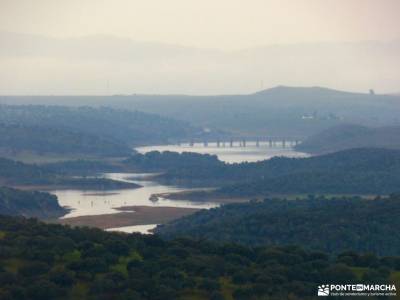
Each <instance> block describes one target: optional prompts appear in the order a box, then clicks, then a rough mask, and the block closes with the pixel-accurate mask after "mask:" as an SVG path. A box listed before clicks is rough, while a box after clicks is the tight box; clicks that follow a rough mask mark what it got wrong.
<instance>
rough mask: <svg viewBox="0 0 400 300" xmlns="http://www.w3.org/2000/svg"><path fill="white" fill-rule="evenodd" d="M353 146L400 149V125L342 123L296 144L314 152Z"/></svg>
mask: <svg viewBox="0 0 400 300" xmlns="http://www.w3.org/2000/svg"><path fill="white" fill-rule="evenodd" d="M352 148H387V149H400V127H399V126H391V127H378V128H369V127H364V126H360V125H341V126H336V127H333V128H329V129H326V130H324V131H322V132H320V133H318V134H315V135H312V136H310V137H308V138H307V139H306V140H305V141H303V142H302V143H301V144H299V145H297V146H296V150H298V151H301V152H308V153H313V154H321V153H329V152H336V151H340V150H345V149H352Z"/></svg>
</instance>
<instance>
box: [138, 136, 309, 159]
mask: <svg viewBox="0 0 400 300" xmlns="http://www.w3.org/2000/svg"><path fill="white" fill-rule="evenodd" d="M136 150H137V151H138V152H139V153H147V152H150V151H160V152H162V151H172V152H179V153H182V152H195V153H201V154H213V155H217V156H218V158H219V159H220V160H222V161H224V162H227V163H241V162H245V161H247V162H255V161H260V160H265V159H270V158H272V157H274V156H285V157H307V156H308V155H307V154H306V153H302V152H297V151H295V150H294V149H293V148H292V147H289V146H286V147H284V145H283V143H282V142H277V143H275V144H274V146H272V147H271V146H270V145H269V143H267V142H259V143H258V146H257V143H256V142H254V141H253V142H252V141H249V142H246V147H243V146H239V145H238V144H234V145H233V147H230V145H229V143H225V144H222V143H220V145H219V147H218V144H217V143H208V145H207V146H204V144H203V143H195V144H193V146H191V145H189V144H181V145H165V146H147V147H139V148H136Z"/></svg>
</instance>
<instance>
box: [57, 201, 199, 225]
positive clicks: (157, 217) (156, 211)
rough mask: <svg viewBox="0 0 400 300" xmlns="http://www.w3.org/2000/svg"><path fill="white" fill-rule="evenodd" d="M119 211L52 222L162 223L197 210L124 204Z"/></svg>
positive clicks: (100, 223)
mask: <svg viewBox="0 0 400 300" xmlns="http://www.w3.org/2000/svg"><path fill="white" fill-rule="evenodd" d="M118 210H120V211H121V212H120V213H116V214H103V215H94V216H80V217H72V218H65V219H58V220H55V221H54V222H56V223H59V224H65V225H71V226H89V227H97V228H101V229H107V228H115V227H125V226H134V225H148V224H164V223H167V222H170V221H172V220H175V219H178V218H181V217H183V216H186V215H189V214H193V213H195V212H196V211H199V210H200V209H198V208H184V207H168V206H159V207H158V206H156V207H154V206H125V207H121V208H118Z"/></svg>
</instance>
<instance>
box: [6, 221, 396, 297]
mask: <svg viewBox="0 0 400 300" xmlns="http://www.w3.org/2000/svg"><path fill="white" fill-rule="evenodd" d="M315 238H316V239H324V238H326V237H325V236H321V235H319V236H316V237H315ZM0 241H1V243H0V298H1V299H4V300H11V299H12V300H14V299H18V300H28V299H29V300H45V299H52V300H56V299H71V300H72V299H73V300H77V299H81V300H86V299H87V300H94V299H96V300H106V299H124V300H167V299H171V300H172V299H177V300H179V299H182V300H183V299H199V300H229V299H238V300H242V299H248V300H250V299H251V300H261V299H271V300H281V299H317V298H318V297H317V296H316V294H317V287H318V285H319V284H325V283H327V282H335V283H346V284H350V283H360V282H362V283H372V284H376V283H393V281H394V280H395V278H397V276H398V274H399V272H400V257H398V256H393V257H378V256H375V255H373V254H361V253H360V254H357V253H354V252H347V253H343V254H340V255H337V256H331V255H329V254H325V253H322V252H317V251H308V250H303V249H302V248H299V247H295V246H291V247H276V246H274V247H257V248H250V247H245V246H238V245H235V244H215V243H212V242H209V241H205V240H203V241H196V240H190V239H175V240H171V241H164V240H162V239H160V238H159V237H158V236H144V235H135V234H132V235H126V234H116V233H107V232H104V231H101V230H98V229H88V228H69V227H65V226H61V225H45V224H43V223H39V222H37V221H35V220H27V219H23V218H11V217H1V216H0ZM369 299H375V298H374V297H369Z"/></svg>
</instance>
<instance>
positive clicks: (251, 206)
mask: <svg viewBox="0 0 400 300" xmlns="http://www.w3.org/2000/svg"><path fill="white" fill-rule="evenodd" d="M399 213H400V197H399V195H393V196H392V197H389V198H386V199H380V198H376V199H374V200H367V199H361V198H357V197H353V198H343V197H342V198H330V199H329V198H324V197H309V198H308V199H297V200H283V199H265V200H264V201H261V202H251V203H242V204H229V205H224V206H222V207H219V208H214V209H210V210H203V211H199V212H197V213H195V214H193V215H190V216H186V217H184V218H182V219H178V220H175V221H173V222H171V223H170V224H166V225H161V226H159V227H157V230H156V232H157V233H158V234H161V235H162V236H164V237H167V238H172V237H177V236H187V237H189V236H190V237H192V238H197V239H200V240H205V239H206V240H212V241H218V242H222V243H224V242H233V243H240V244H244V245H247V246H249V245H251V246H260V245H263V246H265V245H300V246H302V247H305V248H308V249H313V250H320V251H326V252H335V253H337V252H343V251H355V252H357V251H361V252H373V253H379V254H385V255H397V254H398V249H399V248H398V247H399V245H400V235H399V233H398V232H399V230H400V221H399V218H398V217H397V215H398V214H399Z"/></svg>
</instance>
